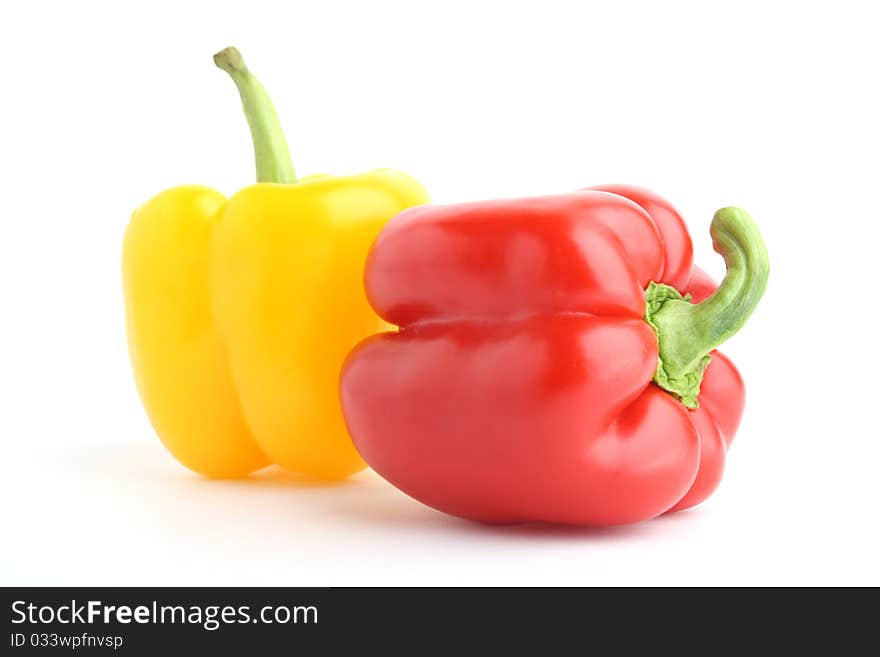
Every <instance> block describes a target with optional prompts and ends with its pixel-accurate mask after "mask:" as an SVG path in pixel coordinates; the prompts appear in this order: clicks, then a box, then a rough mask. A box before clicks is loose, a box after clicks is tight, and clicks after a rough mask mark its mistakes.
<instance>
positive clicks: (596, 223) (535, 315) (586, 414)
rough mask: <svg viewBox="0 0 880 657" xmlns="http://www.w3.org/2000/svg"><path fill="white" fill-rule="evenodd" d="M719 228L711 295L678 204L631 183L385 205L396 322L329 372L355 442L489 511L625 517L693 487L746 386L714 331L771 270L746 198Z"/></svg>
mask: <svg viewBox="0 0 880 657" xmlns="http://www.w3.org/2000/svg"><path fill="white" fill-rule="evenodd" d="M712 230H713V237H714V239H715V244H716V250H719V251H720V252H721V253H722V254H723V255H724V256H725V260H726V262H727V264H728V275H727V276H726V277H725V281H724V283H723V284H722V286H721V287H720V288H719V290H718V293H717V294H715V295H713V291H714V290H715V285H714V283H713V282H712V281H711V280H710V279H709V278H708V277H707V276H706V275H705V274H704V273H702V272H701V271H700V270H698V269H696V268H694V267H693V264H692V246H691V240H690V237H689V236H688V233H687V230H686V228H685V225H684V222H683V221H682V219H681V217H680V216H679V215H678V213H677V212H676V211H675V210H674V209H673V207H672V206H671V205H670V204H669V203H668V202H666V201H665V200H663V199H661V198H660V197H658V196H656V195H655V194H652V193H651V192H648V191H646V190H643V189H640V188H635V187H628V186H608V187H603V188H601V189H600V190H591V191H582V192H577V193H572V194H567V195H558V196H548V197H542V198H531V199H513V200H499V201H489V202H481V203H469V204H463V205H452V206H445V207H444V206H433V207H423V208H415V209H411V210H407V211H405V212H403V213H402V214H401V215H398V216H397V217H396V218H395V219H394V220H393V221H392V222H391V223H389V224H388V225H387V226H386V227H385V229H384V230H383V231H382V232H381V233H380V235H379V237H378V239H377V241H376V244H375V245H374V247H373V249H372V251H371V254H370V256H369V258H368V262H367V269H366V278H365V280H366V287H367V294H368V298H369V300H370V303H371V304H372V305H373V307H374V308H375V309H376V311H377V312H378V313H379V314H380V315H381V316H382V317H383V318H384V319H386V320H387V321H388V322H389V323H392V324H396V325H398V326H399V327H400V329H399V331H398V332H387V333H382V334H379V335H375V336H372V337H370V338H368V339H367V340H365V341H364V342H362V343H361V344H360V345H359V346H358V347H357V348H356V349H355V350H354V351H353V352H352V353H351V354H350V355H349V358H348V359H347V361H346V364H345V366H344V368H343V373H342V378H341V394H342V403H343V409H344V412H345V417H346V421H347V423H348V427H349V429H350V432H351V435H352V438H353V439H354V442H355V444H356V446H357V448H358V450H359V452H360V453H361V455H362V456H363V457H364V459H365V460H366V461H367V463H369V464H370V466H371V467H373V468H374V469H375V470H376V471H377V472H378V473H379V474H380V475H382V476H383V477H384V478H386V479H387V480H388V481H390V482H391V483H392V484H394V485H395V486H397V487H398V488H400V489H401V490H403V491H404V492H406V493H408V494H409V495H411V496H413V497H415V498H416V499H418V500H420V501H422V502H424V503H425V504H428V505H429V506H432V507H434V508H437V509H440V510H441V511H445V512H447V513H450V514H453V515H457V516H461V517H464V518H470V519H473V520H478V521H483V522H488V523H516V522H529V521H541V522H554V523H568V524H589V525H608V524H621V523H631V522H636V521H640V520H644V519H647V518H651V517H653V516H657V515H659V514H661V513H664V512H666V511H670V510H674V509H683V508H687V507H690V506H693V505H695V504H698V503H699V502H700V501H702V500H703V499H705V498H706V497H707V496H708V495H709V494H711V492H712V491H713V490H714V489H715V487H716V486H717V485H718V482H719V480H720V477H721V473H722V470H723V466H724V455H725V452H726V450H727V447H728V446H729V444H730V441H731V440H732V438H733V436H734V433H735V432H736V429H737V426H738V424H739V421H740V416H741V414H742V409H743V401H744V388H743V383H742V379H741V377H740V375H739V373H738V372H737V370H736V368H735V367H734V366H733V364H732V363H731V362H730V361H729V360H728V359H727V358H725V357H724V356H722V355H721V354H720V353H718V352H716V351H713V348H714V346H717V344H718V343H720V341H722V340H723V339H724V338H726V337H728V336H729V335H731V334H732V333H733V332H735V331H736V330H737V329H738V328H739V327H740V326H741V325H742V323H743V322H744V321H745V319H746V318H747V317H748V315H749V314H750V313H751V311H752V309H753V308H754V306H755V304H757V299H758V298H760V296H761V293H762V292H763V289H764V286H765V285H766V279H767V271H768V268H767V265H766V251H765V250H764V246H763V242H761V240H760V235H759V234H758V233H757V229H756V228H755V226H754V223H753V222H752V221H751V219H750V218H748V216H747V215H746V214H745V213H744V212H742V211H740V210H737V209H735V208H726V209H723V210H720V211H719V212H718V213H717V214H716V218H715V220H714V221H713V227H712ZM740 247H742V248H740ZM656 283H662V284H665V285H668V286H670V287H665V286H664V285H660V286H657V285H656ZM673 288H674V289H673ZM675 290H679V291H680V292H682V293H691V294H692V295H693V298H692V299H691V300H690V301H691V302H693V303H691V302H688V301H687V300H684V299H677V298H676V296H677V292H675ZM697 302H703V303H697ZM649 308H650V310H649ZM719 318H720V319H719ZM649 320H650V321H649ZM651 322H653V324H652V323H651ZM658 335H659V336H660V338H659V340H658ZM682 345H684V346H682ZM691 345H693V346H694V348H693V349H692V348H691ZM710 352H711V362H710V363H709V364H708V368H707V369H705V368H706V356H707V354H709V353H710ZM661 364H662V365H663V367H662V368H658V365H661ZM661 369H662V370H663V371H661ZM704 369H705V372H703V370H704ZM700 374H702V385H701V387H700V380H699V379H700V377H699V375H700ZM657 381H659V382H662V384H663V385H664V386H666V387H667V388H668V389H663V388H661V387H660V384H659V383H655V382H657ZM695 383H696V386H697V387H696V388H694V384H695ZM695 395H696V398H695Z"/></svg>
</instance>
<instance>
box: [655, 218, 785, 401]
mask: <svg viewBox="0 0 880 657" xmlns="http://www.w3.org/2000/svg"><path fill="white" fill-rule="evenodd" d="M710 231H711V234H712V244H713V246H714V248H715V250H716V251H717V252H718V253H720V254H721V255H722V256H723V257H724V263H725V265H726V266H727V274H726V275H725V277H724V280H723V281H722V282H721V285H719V286H718V289H717V290H715V292H714V293H713V294H712V296H710V297H709V298H708V299H705V300H704V301H702V302H700V303H697V304H692V303H690V301H689V298H685V297H682V295H681V294H680V293H679V292H678V291H677V290H676V289H674V288H672V287H670V286H668V285H662V284H659V283H653V282H652V283H651V284H650V285H649V286H648V289H647V290H646V292H645V299H646V306H645V320H646V321H647V322H648V323H649V324H650V325H651V326H652V328H653V329H654V331H655V333H656V334H657V342H658V346H659V354H660V358H659V362H658V363H657V371H656V373H655V374H654V382H655V383H656V384H657V385H658V386H660V387H661V388H663V389H664V390H668V391H669V392H671V393H673V394H674V395H676V396H677V397H678V398H679V399H680V400H681V402H682V403H683V404H684V405H685V406H687V407H688V408H697V406H698V403H697V397H698V395H699V393H700V383H701V382H702V379H703V372H705V370H706V367H707V366H708V365H709V360H710V357H709V353H710V352H711V351H712V350H713V349H715V348H716V347H718V346H719V345H720V344H721V343H723V342H724V341H726V340H727V339H728V338H730V337H731V336H733V334H734V333H736V332H737V331H739V330H740V329H741V328H742V327H743V325H744V324H745V323H746V320H748V318H749V316H750V315H751V314H752V312H753V311H754V310H755V307H756V306H757V305H758V301H759V300H760V299H761V296H762V295H763V294H764V290H765V289H766V288H767V278H768V275H769V273H770V260H769V258H768V256H767V248H766V246H765V245H764V240H763V239H762V238H761V233H760V231H758V226H757V225H756V224H755V222H754V220H753V219H752V218H751V217H750V216H749V215H748V213H746V212H745V211H744V210H740V209H739V208H722V209H721V210H718V212H716V213H715V217H714V218H713V219H712V225H711V228H710Z"/></svg>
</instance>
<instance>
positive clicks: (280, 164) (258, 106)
mask: <svg viewBox="0 0 880 657" xmlns="http://www.w3.org/2000/svg"><path fill="white" fill-rule="evenodd" d="M214 63H215V64H216V65H217V66H218V68H221V69H223V70H224V71H226V72H227V73H229V77H231V78H232V81H233V82H235V86H236V87H238V93H239V95H241V104H242V107H243V109H244V115H245V117H246V118H247V122H248V125H249V126H250V128H251V137H252V138H253V142H254V158H255V159H256V163H257V182H275V183H286V184H290V183H294V182H296V174H295V173H294V170H293V164H292V163H291V161H290V151H289V150H288V148H287V140H286V139H285V138H284V131H283V130H282V129H281V121H279V120H278V114H277V113H276V112H275V106H274V105H272V99H271V98H269V93H268V92H267V91H266V88H265V87H263V85H262V84H260V81H259V80H257V78H256V77H254V75H253V74H252V73H251V72H250V71H249V70H248V67H247V65H246V64H245V63H244V59H242V56H241V53H240V52H238V49H236V48H232V47H229V48H224V49H223V50H221V51H220V52H218V53H217V54H216V55H214Z"/></svg>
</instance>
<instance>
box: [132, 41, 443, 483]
mask: <svg viewBox="0 0 880 657" xmlns="http://www.w3.org/2000/svg"><path fill="white" fill-rule="evenodd" d="M214 61H215V63H216V64H217V66H218V67H220V68H221V69H223V70H224V71H226V72H227V73H228V74H229V75H230V76H231V77H232V80H233V81H234V82H235V84H236V86H237V88H238V91H239V93H240V95H241V100H242V105H243V107H244V112H245V116H246V117H247V120H248V124H249V125H250V130H251V135H252V137H253V143H254V152H255V158H256V168H257V181H258V182H257V184H255V185H251V186H250V187H246V188H245V189H243V190H241V191H239V192H238V193H236V194H235V195H233V196H232V197H231V198H229V199H227V198H225V197H224V196H223V195H222V194H220V193H219V192H217V191H214V190H213V189H209V188H207V187H199V186H182V187H175V188H173V189H169V190H166V191H164V192H161V193H160V194H158V195H157V196H155V197H153V198H152V199H150V200H149V201H147V202H146V203H145V204H143V205H142V206H141V207H139V208H138V209H137V210H135V212H134V214H133V215H132V217H131V221H130V222H129V225H128V228H127V230H126V233H125V239H124V243H123V254H122V273H123V288H124V293H125V311H126V324H127V332H128V342H129V353H130V355H131V363H132V368H133V370H134V376H135V381H136V384H137V388H138V391H139V393H140V396H141V399H142V401H143V404H144V407H145V409H146V411H147V415H148V416H149V419H150V421H151V423H152V425H153V427H154V428H155V430H156V433H157V434H158V435H159V437H160V438H161V440H162V442H163V443H164V444H165V446H166V447H167V448H168V450H169V451H170V452H171V453H172V454H173V455H174V456H175V457H176V458H177V459H178V460H179V461H180V462H181V463H182V464H183V465H185V466H187V467H188V468H190V469H192V470H194V471H196V472H199V473H201V474H203V475H206V476H209V477H238V476H244V475H247V474H248V473H251V472H253V471H255V470H257V469H260V468H262V467H264V466H266V465H269V464H271V463H277V464H279V465H281V466H284V467H285V468H289V469H291V470H295V471H298V472H301V473H304V474H307V475H311V476H316V477H321V478H341V477H345V476H347V475H350V474H352V473H354V472H357V471H359V470H361V469H363V468H364V467H366V465H365V463H364V462H363V461H362V460H361V458H360V456H359V455H358V453H357V451H356V450H355V448H354V446H353V445H352V443H351V440H350V438H349V436H348V432H347V429H346V427H345V423H344V420H343V417H342V411H341V408H340V403H339V395H338V377H339V370H340V368H341V365H342V362H343V360H344V358H345V356H346V354H347V353H348V352H349V350H350V349H351V348H352V347H354V345H355V344H357V343H358V342H359V341H360V340H361V339H362V338H364V337H366V336H368V335H370V334H372V333H375V332H377V331H381V330H384V329H387V328H388V325H387V324H385V323H384V322H383V321H382V320H380V319H379V318H378V316H376V314H375V313H374V312H373V310H372V309H371V308H370V306H369V304H368V303H367V300H366V297H365V293H364V289H363V283H362V276H363V269H364V262H365V260H366V256H367V252H368V250H369V248H370V245H371V244H372V242H373V239H374V238H375V236H376V235H377V234H378V232H379V230H380V229H381V228H382V226H383V225H384V224H385V223H386V222H387V221H388V220H389V219H390V218H391V217H393V216H394V215H395V214H397V213H398V212H400V211H401V210H404V209H406V208H408V207H411V206H413V205H421V204H423V203H426V202H427V201H428V197H427V195H426V193H425V191H424V189H423V188H422V186H421V185H420V184H419V183H418V182H417V181H416V180H414V179H413V178H411V177H409V176H407V175H406V174H404V173H401V172H398V171H394V170H390V169H377V170H374V171H369V172H367V173H362V174H359V175H353V176H346V177H332V176H315V177H313V178H303V179H301V180H297V179H296V176H295V175H294V170H293V167H292V165H291V162H290V155H289V152H288V149H287V143H286V141H285V138H284V133H283V132H282V130H281V125H280V122H279V120H278V116H277V114H276V112H275V109H274V107H273V106H272V102H271V100H270V98H269V95H268V94H267V92H266V90H265V89H264V88H263V86H262V85H261V84H260V82H259V81H258V80H257V79H256V78H255V77H254V76H253V75H252V74H251V73H250V72H249V71H248V69H247V67H246V66H245V64H244V61H243V60H242V58H241V55H240V53H239V52H238V51H237V50H236V49H234V48H227V49H225V50H223V51H221V52H219V53H218V54H217V55H215V56H214Z"/></svg>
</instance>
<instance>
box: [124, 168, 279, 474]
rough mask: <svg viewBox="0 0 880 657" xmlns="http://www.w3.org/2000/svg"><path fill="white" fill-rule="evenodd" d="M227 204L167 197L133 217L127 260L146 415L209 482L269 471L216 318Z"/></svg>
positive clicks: (173, 192)
mask: <svg viewBox="0 0 880 657" xmlns="http://www.w3.org/2000/svg"><path fill="white" fill-rule="evenodd" d="M225 203H226V199H225V198H224V197H223V195H222V194H220V193H218V192H215V191H214V190H211V189H208V188H206V187H195V186H192V187H176V188H174V189H170V190H168V191H165V192H162V193H161V194H159V195H157V196H155V197H154V198H153V199H151V200H150V201H148V202H147V203H145V204H144V205H143V206H141V207H140V208H139V209H138V210H136V211H135V213H134V214H133V216H132V218H131V221H130V222H129V225H128V229H127V230H126V233H125V240H124V243H123V255H122V276H123V288H124V292H125V310H126V323H127V329H128V343H129V352H130V355H131V363H132V367H133V370H134V376H135V382H136V384H137V388H138V391H139V393H140V396H141V399H142V400H143V403H144V407H145V408H146V410H147V415H148V417H149V419H150V421H151V422H152V424H153V427H154V428H155V430H156V433H157V434H158V435H159V437H160V438H161V440H162V442H163V443H164V444H165V446H166V447H167V448H168V450H169V451H170V452H171V453H172V454H173V455H174V456H175V457H176V458H177V460H179V461H180V462H181V463H182V464H183V465H185V466H187V467H188V468H190V469H192V470H195V471H196V472H199V473H201V474H203V475H206V476H209V477H239V476H243V475H246V474H248V473H250V472H252V471H254V470H257V469H259V468H262V467H263V466H266V465H268V464H269V459H268V458H267V457H266V456H265V455H264V454H263V453H262V452H261V451H260V449H259V447H258V446H257V443H256V442H255V441H254V439H253V438H252V437H251V435H250V432H249V430H248V428H247V425H246V424H245V420H244V416H243V415H242V412H241V409H240V406H239V402H238V396H237V393H236V392H235V389H234V387H233V384H232V378H231V376H230V373H229V367H228V364H227V359H226V356H225V353H224V349H223V341H222V338H221V336H220V334H219V332H218V331H217V329H216V326H215V323H214V320H213V313H212V310H211V304H210V285H209V268H208V258H209V249H210V238H211V232H212V228H213V226H214V224H215V222H216V220H217V218H218V216H219V214H220V212H221V211H222V209H223V207H224V205H225Z"/></svg>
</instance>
